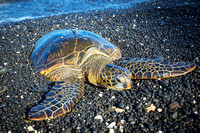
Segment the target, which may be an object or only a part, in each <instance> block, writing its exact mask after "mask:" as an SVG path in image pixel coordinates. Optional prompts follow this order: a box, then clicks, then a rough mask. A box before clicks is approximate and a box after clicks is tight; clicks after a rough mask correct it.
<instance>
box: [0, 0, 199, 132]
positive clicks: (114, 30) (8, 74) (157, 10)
mask: <svg viewBox="0 0 200 133" xmlns="http://www.w3.org/2000/svg"><path fill="white" fill-rule="evenodd" d="M173 2H175V1H170V0H169V1H168V3H164V2H161V1H153V2H149V3H143V4H141V5H137V7H136V8H133V9H132V8H131V9H126V10H118V11H115V10H106V11H101V12H97V11H93V12H91V13H76V14H66V15H62V16H52V17H48V18H43V19H34V20H26V21H22V22H18V23H7V24H4V25H0V44H1V45H0V51H1V52H0V83H1V84H0V89H3V91H0V92H1V93H0V132H9V131H11V132H29V131H32V132H34V131H43V132H66V133H67V132H109V131H110V132H120V131H121V132H122V131H123V132H133V131H134V132H156V133H157V132H162V133H165V132H186V131H191V132H200V89H199V86H200V77H199V73H200V69H199V68H200V65H199V64H200V59H199V57H200V52H199V51H200V45H199V42H200V38H199V36H200V21H199V20H200V16H199V11H200V4H199V2H198V1H193V2H188V1H186V2H183V4H179V3H177V4H174V3H173ZM73 28H78V29H83V30H89V31H92V32H95V33H98V34H100V35H101V36H103V37H104V38H106V39H108V40H109V41H110V42H112V43H113V44H115V45H117V46H119V47H120V48H121V51H122V54H123V58H127V59H131V58H134V57H148V58H155V57H156V56H162V57H163V58H164V59H165V60H168V61H186V62H194V63H195V64H197V68H196V69H195V70H194V71H192V72H190V73H188V74H186V75H184V76H180V77H174V78H169V79H164V80H162V81H158V80H134V81H133V87H132V89H130V90H128V91H124V92H118V91H114V90H108V89H105V88H102V87H96V86H92V85H90V84H87V83H86V87H85V94H84V97H83V98H82V99H81V101H80V102H79V103H78V104H76V106H75V107H74V109H73V110H72V111H71V112H70V113H68V114H65V115H63V116H61V117H58V118H56V119H52V120H45V121H40V122H30V121H28V120H26V116H27V112H28V111H29V110H30V108H31V107H33V106H35V105H36V104H38V103H39V102H40V101H41V100H42V99H43V98H44V95H45V93H47V92H48V90H49V89H51V86H52V85H53V84H52V83H51V81H50V80H49V79H47V78H46V77H44V76H43V75H41V74H40V73H39V72H38V70H37V69H36V68H35V67H34V66H33V65H32V63H31V61H30V59H29V57H30V55H31V52H32V51H33V49H34V44H35V42H36V41H37V40H38V39H39V38H40V37H42V36H43V35H44V34H46V33H48V32H50V31H53V30H58V29H73ZM99 94H101V96H99ZM173 101H176V102H177V103H179V104H180V106H181V108H174V109H173V110H171V109H170V108H169V105H170V103H172V102H173ZM151 104H153V105H154V106H156V108H157V109H158V108H160V109H161V111H158V110H157V109H156V110H155V111H150V112H146V108H147V107H149V106H150V105H151ZM113 106H115V107H117V108H122V109H124V110H125V111H122V112H116V111H108V110H109V109H110V108H112V107H113ZM160 109H159V110H160ZM96 116H101V117H102V120H103V122H101V121H98V120H95V117H96ZM111 125H112V126H111ZM113 125H114V126H113Z"/></svg>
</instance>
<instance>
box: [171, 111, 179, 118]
mask: <svg viewBox="0 0 200 133" xmlns="http://www.w3.org/2000/svg"><path fill="white" fill-rule="evenodd" d="M177 116H178V112H177V111H176V112H174V113H172V114H171V117H172V118H173V119H177Z"/></svg>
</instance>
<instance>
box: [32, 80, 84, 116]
mask: <svg viewBox="0 0 200 133" xmlns="http://www.w3.org/2000/svg"><path fill="white" fill-rule="evenodd" d="M83 91H84V81H83V80H82V79H78V78H77V77H70V78H68V79H66V80H65V81H58V82H56V83H55V85H54V86H53V87H52V89H51V90H50V92H48V93H47V94H46V98H45V100H44V101H42V102H41V103H40V104H38V105H37V106H35V107H33V108H31V110H30V111H29V113H28V119H29V120H45V119H52V118H56V117H58V116H61V115H63V114H64V113H67V112H70V111H71V109H72V108H73V107H74V105H75V104H76V103H77V102H78V101H79V100H80V98H81V97H82V96H83Z"/></svg>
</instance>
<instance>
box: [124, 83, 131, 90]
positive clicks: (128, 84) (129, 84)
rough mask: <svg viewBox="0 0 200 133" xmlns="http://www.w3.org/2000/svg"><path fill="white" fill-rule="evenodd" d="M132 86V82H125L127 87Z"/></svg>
mask: <svg viewBox="0 0 200 133" xmlns="http://www.w3.org/2000/svg"><path fill="white" fill-rule="evenodd" d="M131 86H132V82H127V83H125V84H124V88H125V89H131Z"/></svg>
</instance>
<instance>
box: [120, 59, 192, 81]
mask: <svg viewBox="0 0 200 133" xmlns="http://www.w3.org/2000/svg"><path fill="white" fill-rule="evenodd" d="M117 65H119V66H121V67H124V68H127V69H128V70H129V71H130V72H131V73H132V79H163V78H169V77H175V76H180V75H184V74H186V73H188V72H190V71H192V70H193V69H195V67H196V65H195V64H193V63H187V62H168V61H163V58H162V57H160V56H157V57H156V58H155V59H147V58H134V59H132V60H126V61H121V62H119V63H117Z"/></svg>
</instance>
